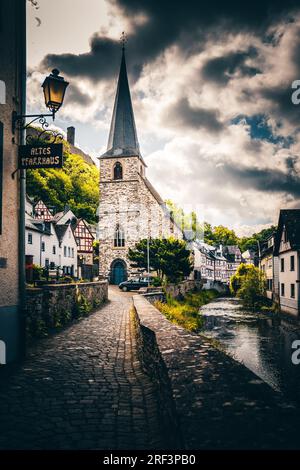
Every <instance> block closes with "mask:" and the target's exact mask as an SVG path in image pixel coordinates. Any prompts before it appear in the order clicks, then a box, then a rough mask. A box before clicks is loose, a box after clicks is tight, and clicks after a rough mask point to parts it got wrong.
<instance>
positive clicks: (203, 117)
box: [164, 97, 223, 133]
mask: <svg viewBox="0 0 300 470" xmlns="http://www.w3.org/2000/svg"><path fill="white" fill-rule="evenodd" d="M164 121H165V125H167V126H168V125H171V126H175V127H177V126H178V127H181V126H182V127H189V128H192V129H200V128H204V129H207V130H209V131H210V132H213V133H217V132H220V131H221V130H222V129H223V124H222V123H221V122H220V121H219V112H218V111H217V110H215V109H205V108H194V107H192V106H191V105H190V103H189V101H188V99H187V98H185V97H184V98H181V99H180V100H179V101H178V102H177V103H175V104H174V105H172V106H170V107H169V108H168V109H167V110H166V111H165V113H164Z"/></svg>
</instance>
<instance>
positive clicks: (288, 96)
mask: <svg viewBox="0 0 300 470" xmlns="http://www.w3.org/2000/svg"><path fill="white" fill-rule="evenodd" d="M291 85H292V84H291V83H286V84H285V85H281V86H274V87H269V88H262V89H261V90H260V92H259V94H260V96H261V97H262V98H264V99H267V100H269V101H270V104H271V107H272V113H273V114H274V116H276V117H277V118H278V124H279V126H280V121H282V119H286V120H287V121H288V122H290V123H291V124H294V125H295V126H296V127H297V128H299V124H300V105H295V104H293V103H292V92H293V91H294V90H293V89H292V86H291ZM258 98H259V97H258ZM295 130H296V129H295Z"/></svg>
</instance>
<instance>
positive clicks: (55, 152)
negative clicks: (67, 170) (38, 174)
mask: <svg viewBox="0 0 300 470" xmlns="http://www.w3.org/2000/svg"><path fill="white" fill-rule="evenodd" d="M62 166H63V144H46V145H45V144H42V145H39V144H35V145H20V147H19V169H22V170H30V169H34V168H61V167H62Z"/></svg>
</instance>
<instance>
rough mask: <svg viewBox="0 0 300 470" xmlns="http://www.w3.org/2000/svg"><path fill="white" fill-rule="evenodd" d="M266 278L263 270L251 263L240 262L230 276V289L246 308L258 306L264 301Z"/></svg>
mask: <svg viewBox="0 0 300 470" xmlns="http://www.w3.org/2000/svg"><path fill="white" fill-rule="evenodd" d="M265 287H266V280H265V275H264V273H263V271H261V270H260V269H259V268H257V267H256V266H254V265H252V264H241V265H240V266H239V267H238V269H237V272H236V274H234V275H233V276H231V279H230V290H231V292H232V293H233V294H234V295H236V296H237V297H239V298H240V299H241V300H242V302H243V304H244V306H245V307H247V308H252V309H255V308H259V307H260V306H261V305H262V304H263V303H264V300H265V298H264V292H265Z"/></svg>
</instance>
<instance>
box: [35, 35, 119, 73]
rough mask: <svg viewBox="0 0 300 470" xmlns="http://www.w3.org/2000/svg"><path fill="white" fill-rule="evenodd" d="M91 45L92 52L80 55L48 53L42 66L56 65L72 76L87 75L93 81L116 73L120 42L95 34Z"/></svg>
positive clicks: (51, 66)
mask: <svg viewBox="0 0 300 470" xmlns="http://www.w3.org/2000/svg"><path fill="white" fill-rule="evenodd" d="M90 47H91V49H90V52H86V53H83V54H78V55H76V54H48V55H47V56H46V57H45V58H44V60H43V62H42V67H43V68H45V69H51V68H53V67H56V68H58V69H59V70H60V71H61V72H62V73H64V74H67V75H68V76H70V77H72V76H76V77H87V78H90V79H91V80H93V81H98V80H101V79H103V78H104V79H105V78H110V77H111V76H112V75H115V74H116V70H117V68H118V66H119V63H120V44H119V43H118V42H117V41H112V40H111V39H108V38H105V37H98V36H97V35H94V36H93V37H92V38H91V40H90Z"/></svg>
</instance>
